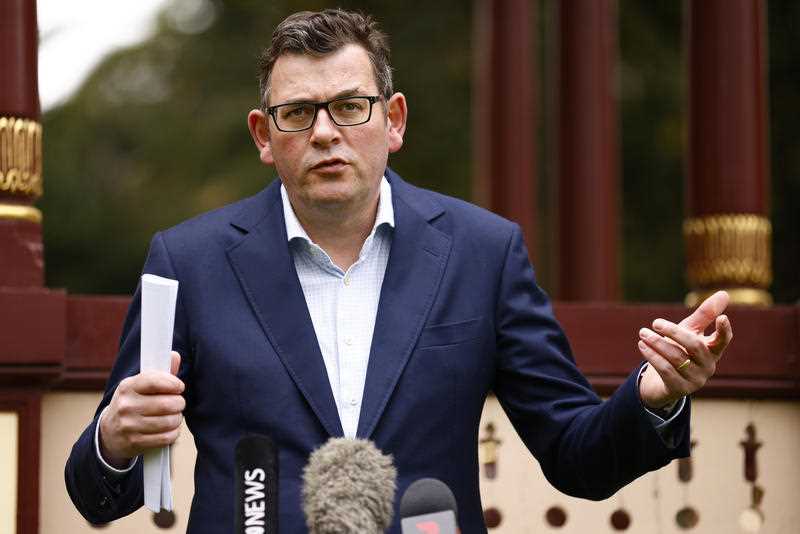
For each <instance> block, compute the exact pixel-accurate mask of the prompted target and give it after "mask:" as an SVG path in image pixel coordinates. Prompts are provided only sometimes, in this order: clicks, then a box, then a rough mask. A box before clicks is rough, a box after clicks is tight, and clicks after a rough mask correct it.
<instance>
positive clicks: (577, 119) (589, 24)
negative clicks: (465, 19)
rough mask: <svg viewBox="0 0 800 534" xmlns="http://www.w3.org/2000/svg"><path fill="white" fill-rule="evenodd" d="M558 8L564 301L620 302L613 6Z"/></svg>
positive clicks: (576, 1)
mask: <svg viewBox="0 0 800 534" xmlns="http://www.w3.org/2000/svg"><path fill="white" fill-rule="evenodd" d="M559 6H560V23H559V26H560V30H561V31H560V43H561V46H560V81H559V87H560V91H559V99H560V103H559V116H560V120H559V129H560V134H559V182H558V196H559V217H558V220H559V254H558V273H559V275H558V277H559V284H558V288H559V289H558V294H557V297H558V298H559V299H560V300H580V301H614V300H618V299H619V273H618V268H617V263H618V255H619V251H618V237H617V236H618V233H619V215H618V211H619V207H618V205H619V202H618V195H619V185H618V178H617V174H618V163H617V159H618V154H617V153H618V139H617V102H616V97H615V95H614V86H615V79H614V72H615V69H614V67H615V64H616V61H617V44H616V42H617V41H616V27H617V24H616V2H615V0H572V1H570V2H561V3H560V4H559Z"/></svg>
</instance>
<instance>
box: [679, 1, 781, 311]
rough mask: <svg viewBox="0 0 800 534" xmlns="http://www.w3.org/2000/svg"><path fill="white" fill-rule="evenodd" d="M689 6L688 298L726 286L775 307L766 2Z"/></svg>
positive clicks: (746, 300) (691, 301)
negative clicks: (771, 240)
mask: <svg viewBox="0 0 800 534" xmlns="http://www.w3.org/2000/svg"><path fill="white" fill-rule="evenodd" d="M688 9H689V13H688V19H689V31H688V39H689V46H688V50H689V82H690V83H689V86H690V89H689V158H688V163H687V178H688V183H687V187H686V192H687V208H688V210H687V211H688V213H687V218H686V220H685V221H684V237H685V240H686V247H687V254H686V259H687V278H688V281H689V286H690V289H691V292H690V293H689V295H688V296H687V297H686V303H687V304H688V305H690V306H693V305H695V304H697V303H698V302H699V301H701V300H702V299H703V298H704V297H705V296H707V295H708V294H710V293H711V292H713V291H715V290H716V289H727V290H728V291H729V292H730V294H731V297H732V300H733V302H735V303H739V304H770V303H771V302H772V298H771V296H770V294H769V293H768V292H767V289H768V288H769V285H770V283H771V281H772V267H771V252H770V237H771V225H770V220H769V200H768V195H769V171H768V169H769V163H768V154H769V152H768V150H767V114H766V103H767V96H766V83H765V72H764V71H765V59H766V51H765V46H766V43H765V37H766V21H765V14H764V4H763V3H762V2H761V1H760V0H700V1H698V0H693V1H691V2H689V4H688Z"/></svg>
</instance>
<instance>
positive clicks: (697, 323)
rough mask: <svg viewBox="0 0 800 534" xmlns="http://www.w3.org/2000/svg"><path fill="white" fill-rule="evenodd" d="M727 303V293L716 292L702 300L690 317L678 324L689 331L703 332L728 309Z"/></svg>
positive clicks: (728, 297)
mask: <svg viewBox="0 0 800 534" xmlns="http://www.w3.org/2000/svg"><path fill="white" fill-rule="evenodd" d="M728 302H730V296H729V295H728V293H727V292H726V291H717V292H716V293H714V294H713V295H711V296H710V297H708V298H707V299H706V300H704V301H703V302H702V303H701V304H700V306H698V307H697V309H696V310H695V311H694V312H693V313H692V314H691V315H689V316H688V317H686V318H685V319H684V320H683V321H681V322H680V324H681V326H685V327H687V328H689V329H691V330H695V331H697V332H703V331H704V330H705V329H706V328H708V325H710V324H711V323H712V322H713V321H714V319H716V318H717V316H719V315H720V314H721V313H722V312H724V311H725V308H727V307H728Z"/></svg>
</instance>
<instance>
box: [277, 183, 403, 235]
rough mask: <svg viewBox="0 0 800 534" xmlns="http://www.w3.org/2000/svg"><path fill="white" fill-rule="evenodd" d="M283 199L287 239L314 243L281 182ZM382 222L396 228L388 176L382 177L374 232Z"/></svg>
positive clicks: (373, 226)
mask: <svg viewBox="0 0 800 534" xmlns="http://www.w3.org/2000/svg"><path fill="white" fill-rule="evenodd" d="M281 201H282V202H283V218H284V220H285V222H286V239H287V241H291V240H292V239H294V238H299V239H303V240H305V241H308V242H309V243H313V241H311V238H310V237H308V234H307V233H306V231H305V229H304V228H303V226H302V225H301V224H300V221H299V220H298V218H297V215H296V214H295V212H294V208H292V204H291V202H289V194H288V193H287V192H286V188H285V187H284V186H283V184H281ZM382 224H388V225H389V226H391V227H392V228H394V207H393V206H392V186H391V185H389V182H388V181H387V180H386V177H385V176H384V177H382V178H381V185H380V196H379V197H378V212H377V213H376V214H375V224H374V225H372V232H371V233H370V235H372V234H374V233H375V229H376V228H378V227H379V226H381V225H382Z"/></svg>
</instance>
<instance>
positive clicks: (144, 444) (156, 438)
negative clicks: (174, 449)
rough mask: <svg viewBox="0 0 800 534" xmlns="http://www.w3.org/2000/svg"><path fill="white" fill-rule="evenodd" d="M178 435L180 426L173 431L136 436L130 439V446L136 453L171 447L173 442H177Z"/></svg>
mask: <svg viewBox="0 0 800 534" xmlns="http://www.w3.org/2000/svg"><path fill="white" fill-rule="evenodd" d="M180 435H181V427H180V426H178V427H177V428H175V429H172V430H169V431H167V432H161V433H159V434H136V435H135V436H132V437H131V445H132V446H133V447H134V448H135V449H136V450H137V451H138V453H141V452H144V451H145V450H146V449H152V448H154V447H164V446H166V445H172V444H173V443H175V440H177V439H178V436H180Z"/></svg>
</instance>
